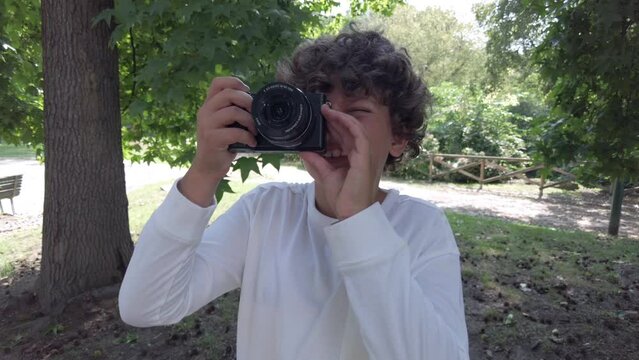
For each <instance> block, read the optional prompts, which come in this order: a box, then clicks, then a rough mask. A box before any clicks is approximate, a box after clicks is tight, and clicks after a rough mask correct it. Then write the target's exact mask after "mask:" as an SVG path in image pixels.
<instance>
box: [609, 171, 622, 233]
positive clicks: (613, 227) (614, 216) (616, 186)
mask: <svg viewBox="0 0 639 360" xmlns="http://www.w3.org/2000/svg"><path fill="white" fill-rule="evenodd" d="M622 202H623V179H621V178H615V181H614V182H613V184H612V198H611V205H610V221H609V222H608V235H614V236H617V235H618V234H619V223H620V222H621V204H622Z"/></svg>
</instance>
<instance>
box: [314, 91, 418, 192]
mask: <svg viewBox="0 0 639 360" xmlns="http://www.w3.org/2000/svg"><path fill="white" fill-rule="evenodd" d="M333 84H336V85H334V86H333V87H332V88H331V90H330V91H328V92H327V93H326V97H327V98H328V101H329V102H330V103H331V107H332V109H333V110H337V111H340V112H343V113H346V114H348V115H350V116H352V117H354V118H355V119H357V120H358V121H359V122H360V124H361V125H362V127H363V128H364V131H365V133H366V135H367V138H368V141H369V143H370V149H371V161H372V165H373V166H374V169H375V173H376V175H377V181H379V178H381V174H382V172H383V170H384V165H385V164H386V159H387V158H388V154H391V155H393V156H399V155H401V153H402V152H403V151H404V149H405V147H406V143H407V141H406V140H402V139H399V138H398V137H396V136H393V132H392V128H391V119H390V111H389V108H388V106H386V105H382V104H381V103H380V102H379V101H378V100H377V99H376V98H375V97H374V96H372V95H368V96H366V95H351V96H347V95H346V94H345V93H344V90H343V89H342V87H341V85H340V82H339V81H334V82H333ZM350 141H351V138H350V137H348V136H341V134H336V133H334V131H331V129H330V127H329V132H328V137H327V146H326V147H327V152H326V154H327V157H328V158H327V160H328V161H329V162H330V163H331V165H333V166H334V167H349V162H348V158H347V157H346V155H347V151H348V150H349V147H350V146H354V144H350V143H349V142H350ZM343 147H346V149H343ZM335 156H337V157H335Z"/></svg>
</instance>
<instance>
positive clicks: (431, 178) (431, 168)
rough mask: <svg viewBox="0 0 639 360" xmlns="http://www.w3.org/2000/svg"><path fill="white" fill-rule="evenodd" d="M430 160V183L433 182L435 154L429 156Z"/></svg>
mask: <svg viewBox="0 0 639 360" xmlns="http://www.w3.org/2000/svg"><path fill="white" fill-rule="evenodd" d="M428 158H429V160H430V162H429V164H428V179H429V181H430V182H433V154H432V153H431V154H428Z"/></svg>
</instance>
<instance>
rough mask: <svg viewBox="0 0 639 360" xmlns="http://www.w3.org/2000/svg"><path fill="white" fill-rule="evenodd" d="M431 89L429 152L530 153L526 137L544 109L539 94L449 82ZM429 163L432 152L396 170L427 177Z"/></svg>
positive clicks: (424, 148) (426, 143) (400, 173)
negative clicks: (538, 105) (537, 102)
mask: <svg viewBox="0 0 639 360" xmlns="http://www.w3.org/2000/svg"><path fill="white" fill-rule="evenodd" d="M431 91H432V93H433V96H434V99H435V104H434V105H433V109H432V114H431V116H430V118H429V120H428V128H427V129H428V135H429V136H426V137H425V138H424V141H423V143H422V151H423V152H424V153H447V154H466V155H477V154H481V155H488V156H505V157H527V153H528V148H527V144H526V141H525V140H524V139H526V138H527V137H528V136H529V132H530V129H531V124H532V123H533V122H534V121H535V119H536V117H538V116H540V115H539V114H540V113H543V109H539V108H537V107H536V98H535V94H532V93H530V92H526V91H522V90H519V91H513V92H511V91H508V92H505V93H504V92H492V93H486V92H485V91H484V90H482V89H481V88H479V87H470V86H468V87H459V86H456V85H454V84H452V83H448V82H444V83H442V84H440V85H439V86H434V87H431ZM428 166H429V158H428V156H421V157H419V158H417V159H413V160H410V161H407V162H406V163H405V164H402V165H400V166H399V167H398V168H397V169H396V170H395V171H394V175H395V176H402V177H409V178H422V179H424V178H426V177H427V176H428ZM475 170H477V171H478V169H475ZM473 171H474V170H473ZM460 179H464V180H466V179H465V178H460Z"/></svg>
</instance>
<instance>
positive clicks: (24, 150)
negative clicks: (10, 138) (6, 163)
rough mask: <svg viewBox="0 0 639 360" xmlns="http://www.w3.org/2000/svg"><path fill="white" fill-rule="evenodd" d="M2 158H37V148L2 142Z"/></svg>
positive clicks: (0, 153) (0, 150)
mask: <svg viewBox="0 0 639 360" xmlns="http://www.w3.org/2000/svg"><path fill="white" fill-rule="evenodd" d="M0 159H23V160H26V159H29V160H35V150H33V149H31V148H28V147H26V146H15V145H9V144H2V143H0Z"/></svg>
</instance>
